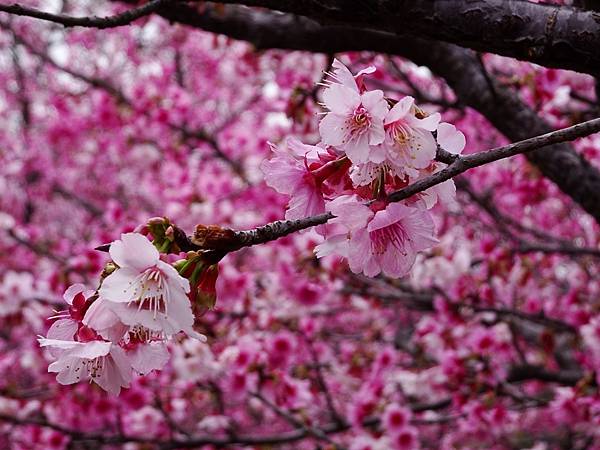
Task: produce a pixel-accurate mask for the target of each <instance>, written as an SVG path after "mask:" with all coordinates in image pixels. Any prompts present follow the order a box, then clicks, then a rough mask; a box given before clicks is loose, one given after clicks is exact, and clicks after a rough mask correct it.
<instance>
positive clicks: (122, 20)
mask: <svg viewBox="0 0 600 450" xmlns="http://www.w3.org/2000/svg"><path fill="white" fill-rule="evenodd" d="M171 2H173V0H152V1H150V2H148V3H146V4H145V5H142V6H139V7H137V8H133V9H130V10H129V11H125V12H122V13H120V14H116V15H114V16H109V17H73V16H67V15H65V14H52V13H48V12H45V11H40V10H39V9H35V8H29V7H27V6H22V5H19V4H17V3H13V4H12V5H0V11H1V12H6V13H9V14H14V15H16V16H25V17H32V18H35V19H40V20H46V21H49V22H54V23H58V24H61V25H63V26H65V27H87V28H101V29H102V28H115V27H121V26H124V25H129V24H131V23H132V22H133V21H135V20H137V19H139V18H141V17H144V16H148V15H150V14H152V13H153V12H155V11H157V10H158V9H159V8H161V7H164V6H166V5H167V4H168V3H171Z"/></svg>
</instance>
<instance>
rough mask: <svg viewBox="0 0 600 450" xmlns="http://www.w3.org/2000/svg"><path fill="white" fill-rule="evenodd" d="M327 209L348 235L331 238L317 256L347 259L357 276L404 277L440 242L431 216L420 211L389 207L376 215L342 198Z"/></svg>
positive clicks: (407, 207) (364, 207) (330, 204)
mask: <svg viewBox="0 0 600 450" xmlns="http://www.w3.org/2000/svg"><path fill="white" fill-rule="evenodd" d="M327 209H328V210H329V211H331V212H332V213H333V214H334V215H335V216H336V217H335V218H334V219H333V220H332V223H334V224H340V225H341V226H342V227H343V228H345V229H346V233H342V234H336V235H333V236H330V237H328V239H327V240H326V241H325V242H324V243H323V244H320V245H319V246H317V248H316V252H317V256H318V257H322V256H325V255H327V254H330V253H337V254H340V255H342V256H346V257H347V258H348V263H349V265H350V269H351V270H352V272H354V273H360V272H362V273H364V274H365V275H367V276H370V277H373V276H375V275H377V274H379V273H381V272H383V273H384V274H385V275H387V276H390V277H394V278H398V277H401V276H403V275H406V273H407V272H408V271H409V270H410V268H411V267H412V265H413V263H414V261H415V257H416V254H417V252H419V251H422V250H425V249H427V248H430V247H431V246H432V245H434V244H436V243H437V242H438V241H437V239H436V238H435V237H434V224H433V220H432V218H431V216H430V215H429V213H428V212H427V211H423V210H421V209H418V208H414V207H409V206H406V205H403V204H401V203H390V204H388V205H387V206H386V207H385V209H378V210H376V211H375V210H374V208H371V207H369V206H366V205H364V204H363V203H362V202H360V201H359V200H358V199H357V198H356V197H352V196H342V197H338V198H337V199H336V200H334V201H332V202H331V203H329V204H328V205H327Z"/></svg>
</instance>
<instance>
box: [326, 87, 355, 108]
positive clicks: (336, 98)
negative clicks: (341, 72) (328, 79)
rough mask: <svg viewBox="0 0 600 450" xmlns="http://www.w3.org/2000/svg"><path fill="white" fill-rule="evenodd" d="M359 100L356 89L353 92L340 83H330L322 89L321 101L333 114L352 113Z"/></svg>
mask: <svg viewBox="0 0 600 450" xmlns="http://www.w3.org/2000/svg"><path fill="white" fill-rule="evenodd" d="M360 100H361V97H360V95H359V94H358V90H357V91H356V92H355V91H353V90H352V89H349V88H347V87H346V86H342V85H341V84H332V85H331V86H329V87H328V88H327V89H325V90H324V91H323V103H325V106H326V107H327V109H328V110H329V111H331V112H333V113H335V114H340V115H347V114H350V113H352V111H354V110H355V109H356V108H357V107H358V105H360Z"/></svg>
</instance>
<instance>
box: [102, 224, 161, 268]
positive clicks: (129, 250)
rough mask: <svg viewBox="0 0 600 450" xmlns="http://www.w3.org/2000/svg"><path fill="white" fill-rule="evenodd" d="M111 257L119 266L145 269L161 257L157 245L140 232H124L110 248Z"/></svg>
mask: <svg viewBox="0 0 600 450" xmlns="http://www.w3.org/2000/svg"><path fill="white" fill-rule="evenodd" d="M109 253H110V257H111V258H112V260H113V261H114V262H115V263H116V264H117V265H118V266H119V267H132V268H134V269H137V270H138V271H140V272H141V271H143V270H144V269H147V268H148V267H152V266H154V265H155V264H156V263H157V261H158V258H159V253H158V250H157V249H156V247H154V245H153V244H152V242H150V241H149V240H148V239H147V238H146V237H145V236H143V235H141V234H139V233H124V234H122V235H121V240H120V241H119V240H117V241H114V242H113V243H112V244H111V245H110V249H109Z"/></svg>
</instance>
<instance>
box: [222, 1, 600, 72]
mask: <svg viewBox="0 0 600 450" xmlns="http://www.w3.org/2000/svg"><path fill="white" fill-rule="evenodd" d="M220 3H229V4H244V5H249V6H260V7H265V8H269V9H272V10H278V11H282V12H286V13H292V14H296V15H301V16H305V17H309V18H312V19H314V20H316V21H317V22H319V23H321V24H323V25H344V26H353V27H357V28H369V29H373V30H377V31H384V32H389V33H393V34H395V35H397V36H403V37H404V36H419V37H421V38H427V39H433V40H438V41H442V42H447V43H451V44H456V45H460V46H462V47H467V48H471V49H473V50H477V51H481V52H487V53H497V54H499V55H503V56H509V57H512V58H517V59H521V60H525V61H531V62H535V63H537V64H541V65H543V66H547V67H557V68H562V69H570V70H576V71H578V72H584V73H589V74H592V75H596V74H597V73H599V72H600V46H598V42H600V21H598V19H597V16H596V15H595V13H594V12H592V11H584V10H580V9H576V8H570V7H566V6H560V7H559V6H554V5H545V4H541V3H531V2H528V1H517V0H445V1H439V0H438V1H436V0H365V1H362V2H355V1H350V0H324V1H319V2H315V1H312V0H225V1H221V2H220ZM357 34H360V33H358V32H357Z"/></svg>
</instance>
